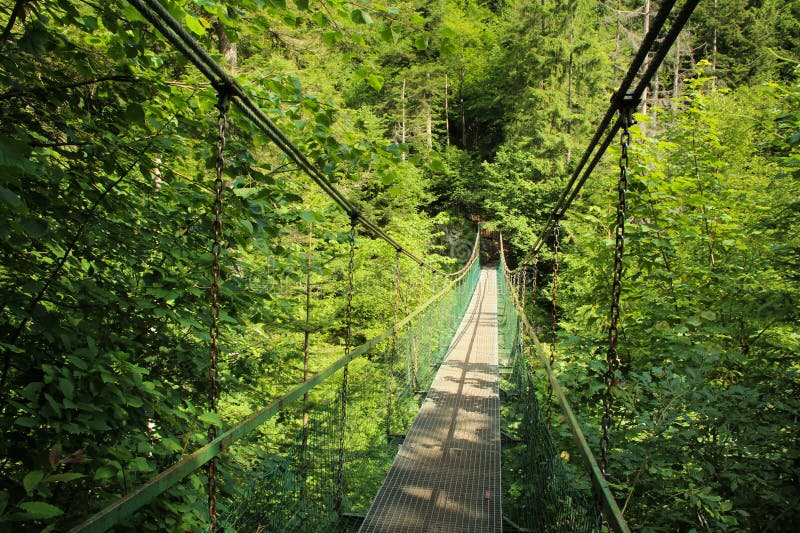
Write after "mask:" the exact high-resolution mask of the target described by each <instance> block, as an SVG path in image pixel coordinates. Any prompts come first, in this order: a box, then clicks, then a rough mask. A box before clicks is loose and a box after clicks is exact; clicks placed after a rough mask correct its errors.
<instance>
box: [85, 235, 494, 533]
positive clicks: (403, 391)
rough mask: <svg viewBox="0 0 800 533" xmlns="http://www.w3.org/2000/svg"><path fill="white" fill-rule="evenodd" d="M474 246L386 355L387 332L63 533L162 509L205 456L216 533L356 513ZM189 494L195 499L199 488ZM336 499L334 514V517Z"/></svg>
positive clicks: (410, 415) (430, 362) (411, 401)
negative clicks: (343, 412)
mask: <svg viewBox="0 0 800 533" xmlns="http://www.w3.org/2000/svg"><path fill="white" fill-rule="evenodd" d="M479 240H480V237H479V236H478V237H476V240H475V246H474V248H473V253H472V256H471V258H470V260H469V261H468V264H467V266H466V267H465V268H464V269H462V271H460V272H461V274H460V275H459V276H458V278H456V279H455V280H454V281H452V282H450V283H448V285H447V286H446V287H445V288H444V289H443V290H442V291H440V292H439V293H438V294H436V295H435V296H433V297H431V298H430V299H429V300H428V301H427V302H425V303H424V304H423V305H421V306H420V307H419V308H417V309H416V310H415V311H414V312H412V313H411V314H409V315H408V316H407V317H405V318H404V319H403V320H401V321H399V322H398V323H397V325H396V330H397V334H398V336H397V343H396V347H397V348H396V350H395V353H394V354H392V350H391V337H392V335H393V332H394V330H395V327H392V328H389V329H388V330H386V331H384V332H383V333H382V334H380V335H378V336H377V337H375V338H373V339H371V340H369V341H367V342H366V343H364V344H362V345H361V346H358V347H356V348H354V349H353V350H352V351H351V352H350V353H349V354H347V355H345V356H344V357H342V358H340V359H339V360H337V361H336V362H335V363H334V364H332V365H330V366H329V367H328V368H326V369H325V370H322V371H320V372H319V373H317V374H316V375H314V376H313V377H312V378H310V379H309V380H308V381H306V382H304V383H302V384H300V385H298V386H297V387H295V388H294V389H292V390H291V391H290V392H289V393H287V394H285V395H284V396H282V397H280V398H279V399H277V400H275V401H273V402H272V403H271V404H270V405H268V406H266V407H264V408H263V409H261V410H259V411H257V412H255V413H252V414H251V415H250V416H248V417H246V418H245V419H244V420H242V421H241V422H239V423H237V424H235V425H234V426H232V427H230V428H228V429H227V430H226V431H224V432H222V433H221V434H220V435H219V436H218V437H217V438H216V439H214V440H213V441H212V442H210V443H208V444H207V445H205V446H203V447H202V448H200V449H198V450H196V451H195V452H193V453H192V454H190V455H188V456H187V457H185V458H184V459H182V460H181V461H179V462H178V463H176V464H174V465H173V466H172V467H170V468H168V469H167V470H165V471H163V472H161V473H160V474H158V475H157V476H155V477H154V478H152V479H151V480H149V481H148V482H146V483H145V484H144V485H142V486H141V487H139V488H137V489H136V490H134V491H132V492H131V493H129V494H128V495H127V496H125V497H123V498H121V499H119V500H118V501H116V502H114V503H112V504H111V505H109V506H108V507H106V508H105V509H103V510H102V511H100V512H98V513H97V514H95V515H93V516H92V517H90V518H89V519H88V520H87V521H85V522H84V523H83V524H81V525H79V526H77V527H75V528H74V529H73V530H72V531H105V530H107V529H109V528H111V527H113V526H115V525H118V524H121V523H122V521H123V520H125V521H126V522H125V523H126V525H128V526H131V525H133V526H135V524H136V520H135V517H134V518H133V519H130V518H127V517H129V516H130V515H132V514H133V513H134V512H135V511H136V510H138V509H140V508H142V507H143V506H145V505H148V504H151V502H153V501H154V500H156V499H157V498H158V502H157V503H153V504H152V505H161V509H169V507H170V501H171V499H172V498H173V497H172V496H171V493H170V491H171V489H172V488H173V487H175V486H176V485H178V484H179V483H181V482H182V481H184V480H187V482H189V483H191V482H192V481H191V479H192V478H191V477H190V475H191V474H192V473H194V472H196V471H198V470H199V469H200V468H201V467H202V466H203V465H205V464H206V463H208V462H209V461H210V460H211V459H212V458H214V457H218V458H219V459H218V460H219V461H220V467H219V471H220V472H221V473H222V474H221V475H222V476H223V478H222V479H221V480H220V481H219V482H218V483H219V485H220V495H219V503H218V515H219V520H218V521H219V525H220V526H222V527H224V528H225V531H228V532H232V531H252V530H255V529H259V528H260V529H265V530H268V531H331V530H336V529H337V528H339V527H341V522H342V520H343V518H346V517H347V515H348V514H356V515H358V514H360V513H365V512H366V511H367V510H368V509H369V506H370V503H371V498H372V497H373V496H374V495H375V494H377V492H378V489H379V488H380V485H381V483H382V482H383V478H384V477H385V473H386V471H387V470H388V469H389V467H390V466H391V463H392V460H393V459H394V455H395V454H396V452H397V445H398V444H399V443H400V442H402V440H401V439H402V438H403V435H404V433H405V431H406V430H407V429H408V427H410V425H411V422H412V421H413V419H414V417H415V416H416V413H417V411H418V410H419V406H420V404H421V401H422V399H423V395H422V394H421V393H424V392H425V391H426V390H427V388H428V387H429V386H430V383H431V382H432V380H433V377H434V375H435V373H436V369H437V368H438V365H439V364H440V363H441V361H442V359H443V358H444V356H445V354H446V353H447V350H448V347H449V344H450V340H451V339H452V337H453V335H455V332H456V330H457V328H458V324H459V323H460V321H461V318H462V317H463V315H464V313H465V312H466V308H467V306H468V305H469V301H470V298H471V296H472V293H473V292H474V290H475V286H476V285H477V282H478V278H479V276H480V262H479V259H478V256H479V253H478V250H479ZM345 365H348V367H349V380H348V382H349V386H348V395H347V400H346V401H347V413H348V414H347V419H346V424H345V450H346V452H345V460H344V468H343V471H344V476H343V483H342V484H338V483H337V468H338V460H339V438H340V434H341V424H340V418H339V413H340V407H341V404H340V401H341V399H340V397H339V396H338V389H339V385H340V383H341V380H342V369H343V368H344V367H345ZM390 376H391V380H390ZM390 381H391V382H392V383H394V385H393V387H392V394H391V396H388V395H387V384H388V383H389V382H390ZM305 394H308V400H307V401H305V402H304V401H303V396H304V395H305ZM387 398H388V401H387ZM387 418H388V424H387V423H386V421H387ZM387 428H388V431H387ZM194 479H195V484H197V481H196V478H194ZM197 489H198V492H199V494H198V500H202V499H203V494H202V492H203V489H202V487H200V486H198V487H197ZM339 499H341V501H342V506H341V509H342V511H343V512H342V513H337V512H336V511H335V509H336V503H337V501H338V500H339ZM199 508H200V507H198V509H199ZM198 512H199V511H198ZM176 527H177V526H176Z"/></svg>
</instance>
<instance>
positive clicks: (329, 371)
mask: <svg viewBox="0 0 800 533" xmlns="http://www.w3.org/2000/svg"><path fill="white" fill-rule="evenodd" d="M479 248H480V232H478V235H477V236H476V238H475V244H474V246H473V249H472V254H471V256H470V259H469V261H468V262H467V264H466V265H465V266H464V268H462V269H461V270H460V271H459V272H458V273H459V276H458V277H457V278H456V279H454V280H452V281H451V282H450V283H448V284H447V286H446V287H445V288H444V289H442V290H441V291H439V292H438V293H437V294H436V295H434V296H432V297H431V298H430V299H428V300H427V301H426V302H425V303H423V304H422V305H420V306H419V307H417V308H416V309H415V310H414V311H412V312H411V313H410V314H409V315H408V316H406V317H405V318H404V319H403V320H401V321H400V322H398V323H397V325H396V326H394V325H393V326H392V327H390V328H389V329H387V330H386V331H384V332H383V333H381V334H380V335H378V336H377V337H374V338H372V339H370V340H368V341H367V342H365V343H364V344H362V345H360V346H358V347H356V348H354V349H353V350H352V351H351V352H350V353H349V354H346V355H345V356H344V357H342V358H340V359H338V360H337V361H336V362H334V363H333V364H331V365H330V366H328V367H327V368H325V369H324V370H321V371H320V372H319V373H317V374H316V375H314V377H312V378H310V379H309V380H308V381H305V382H303V383H301V384H300V385H298V386H296V387H295V388H293V389H292V390H291V391H289V392H288V393H286V394H284V395H283V396H281V397H280V398H278V399H276V400H274V401H273V402H272V403H270V404H269V405H267V406H266V407H264V408H262V409H260V410H259V411H256V412H254V413H252V414H250V416H248V417H247V418H245V419H244V420H241V421H240V422H238V423H236V424H235V425H233V426H232V427H231V428H229V429H228V430H227V431H225V432H224V433H222V434H220V435H219V436H218V437H217V438H215V439H214V440H212V441H211V442H209V443H208V444H206V445H205V446H203V447H201V448H198V449H197V450H195V451H194V452H192V453H191V454H189V455H188V456H186V457H185V458H183V459H181V460H180V461H178V462H177V463H175V464H174V465H172V466H171V467H169V468H167V469H166V470H163V471H162V472H160V473H159V474H158V475H156V476H155V477H153V478H151V479H150V480H148V481H147V482H145V483H144V484H143V485H141V486H140V487H138V488H137V489H135V490H133V491H131V492H130V493H128V494H127V495H125V496H123V497H121V498H120V499H118V500H117V501H115V502H114V503H112V504H110V505H109V506H107V507H105V508H104V509H102V510H100V511H98V512H97V513H95V514H94V515H92V516H91V517H89V518H88V519H87V520H86V521H84V522H83V523H81V524H79V525H77V526H75V527H74V528H72V529H70V533H74V532H78V531H81V532H83V531H85V532H95V531H106V530H107V529H109V528H111V527H112V526H114V525H115V524H118V523H119V522H120V521H121V520H122V519H123V518H125V517H126V516H129V515H130V514H132V513H133V512H135V511H136V510H137V509H139V508H141V507H142V506H144V505H147V504H148V503H150V502H151V501H153V500H154V499H155V498H156V497H157V496H158V495H159V494H162V493H164V492H165V491H167V490H168V489H169V488H171V487H173V486H174V485H176V484H177V483H178V482H180V481H181V480H182V479H184V478H185V477H186V476H188V475H189V474H191V473H192V472H194V471H195V470H197V469H199V468H200V467H202V466H203V465H205V464H206V463H208V462H209V461H210V460H211V459H213V458H214V457H216V456H218V455H219V454H220V453H222V452H223V451H224V450H225V449H226V448H227V447H229V446H230V445H231V444H233V443H234V442H236V441H238V440H239V439H241V438H242V437H244V436H246V435H248V434H249V433H250V432H252V431H254V430H255V429H256V428H258V427H259V426H260V425H261V424H263V423H264V422H266V421H267V420H269V419H270V418H271V417H273V416H275V415H276V414H277V413H278V412H279V411H280V410H281V409H283V408H284V407H286V406H287V405H289V404H291V403H292V402H294V401H295V400H297V399H299V398H302V396H303V395H304V394H305V393H306V392H308V391H310V390H312V389H313V388H314V387H316V386H317V385H319V384H320V383H322V382H324V381H325V380H326V379H328V378H329V377H331V376H332V375H333V374H334V373H335V372H336V371H337V370H339V369H341V368H342V367H344V366H345V365H347V364H348V363H350V362H351V361H353V360H354V359H357V358H359V357H361V356H363V355H364V354H366V353H368V352H369V351H370V350H371V349H372V348H374V347H375V345H377V344H379V343H380V342H382V341H384V340H386V339H388V338H390V337H391V335H392V334H393V333H394V331H395V330H397V331H399V330H401V329H402V328H404V327H405V326H406V325H408V324H409V323H410V322H411V321H412V320H414V319H415V318H417V317H418V316H419V315H421V314H422V313H424V312H425V311H426V310H427V309H428V308H429V307H431V306H432V305H433V304H435V303H436V302H437V301H439V300H440V299H441V298H443V297H444V296H445V295H446V294H447V293H448V292H450V291H451V290H453V288H454V287H455V286H456V285H457V284H458V283H460V282H461V281H463V280H464V278H466V277H467V274H468V273H469V272H470V270H471V269H472V268H473V267H474V266H475V264H476V262H477V261H478V256H479V253H478V250H479Z"/></svg>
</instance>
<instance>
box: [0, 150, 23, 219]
mask: <svg viewBox="0 0 800 533" xmlns="http://www.w3.org/2000/svg"><path fill="white" fill-rule="evenodd" d="M1 147H2V145H0V148H1ZM1 158H2V154H0V161H2V159H1ZM0 200H3V202H5V203H6V204H8V205H9V206H11V207H12V208H14V209H19V208H20V207H22V200H20V199H19V196H17V195H16V194H15V193H14V192H13V191H10V190H8V189H6V188H5V187H0Z"/></svg>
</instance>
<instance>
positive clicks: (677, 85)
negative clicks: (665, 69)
mask: <svg viewBox="0 0 800 533" xmlns="http://www.w3.org/2000/svg"><path fill="white" fill-rule="evenodd" d="M673 76H674V80H673V82H672V98H673V99H674V100H675V105H678V97H679V96H680V95H681V34H680V33H679V34H678V36H677V37H676V38H675V72H674V73H673Z"/></svg>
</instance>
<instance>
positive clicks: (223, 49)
mask: <svg viewBox="0 0 800 533" xmlns="http://www.w3.org/2000/svg"><path fill="white" fill-rule="evenodd" d="M214 33H216V34H217V51H219V53H220V54H221V55H222V57H223V58H225V61H227V62H228V64H229V65H230V66H232V67H235V66H236V64H237V63H238V62H239V52H238V50H237V48H236V43H234V42H232V41H231V40H230V39H229V38H228V34H227V33H225V25H224V24H222V22H219V21H217V22H216V23H215V24H214Z"/></svg>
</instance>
